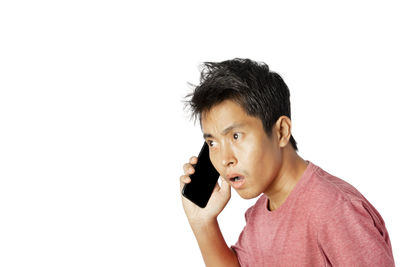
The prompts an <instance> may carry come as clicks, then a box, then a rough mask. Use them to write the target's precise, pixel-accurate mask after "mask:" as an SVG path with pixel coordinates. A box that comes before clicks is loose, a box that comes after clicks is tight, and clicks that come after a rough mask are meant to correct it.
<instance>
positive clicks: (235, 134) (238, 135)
mask: <svg viewBox="0 0 400 267" xmlns="http://www.w3.org/2000/svg"><path fill="white" fill-rule="evenodd" d="M240 136H241V134H240V133H234V134H233V139H235V140H238V139H239V138H240Z"/></svg>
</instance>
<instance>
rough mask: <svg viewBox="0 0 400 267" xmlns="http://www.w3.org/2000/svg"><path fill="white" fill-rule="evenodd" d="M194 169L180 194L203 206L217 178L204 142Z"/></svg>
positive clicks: (205, 204) (217, 175) (217, 174)
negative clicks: (189, 180)
mask: <svg viewBox="0 0 400 267" xmlns="http://www.w3.org/2000/svg"><path fill="white" fill-rule="evenodd" d="M194 170H195V172H194V173H193V174H192V175H190V179H191V182H190V183H189V184H185V186H184V187H183V190H182V194H183V195H184V196H185V197H186V198H187V199H189V200H190V201H192V202H193V203H195V204H196V205H197V206H199V207H201V208H204V207H206V206H207V203H208V200H209V199H210V197H211V194H212V192H213V190H214V187H215V185H216V183H217V181H218V178H219V173H218V171H217V170H216V169H215V168H214V166H213V165H212V163H211V160H210V155H209V149H208V145H207V143H206V142H204V145H203V147H202V148H201V151H200V154H199V156H198V159H197V164H196V165H195V166H194Z"/></svg>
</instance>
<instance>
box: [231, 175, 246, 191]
mask: <svg viewBox="0 0 400 267" xmlns="http://www.w3.org/2000/svg"><path fill="white" fill-rule="evenodd" d="M229 181H230V182H231V184H232V186H233V187H234V188H235V189H239V188H240V187H241V186H242V185H243V184H244V177H243V176H235V177H232V178H229Z"/></svg>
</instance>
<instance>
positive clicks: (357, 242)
mask: <svg viewBox="0 0 400 267" xmlns="http://www.w3.org/2000/svg"><path fill="white" fill-rule="evenodd" d="M267 205H268V197H267V196H266V195H262V196H261V197H260V198H259V199H258V200H257V202H256V204H255V205H254V206H252V207H251V208H249V209H248V210H247V211H246V214H245V218H246V226H245V227H244V229H243V231H242V233H241V234H240V236H239V240H238V241H237V243H236V244H235V245H234V246H232V249H233V250H234V251H235V252H236V253H237V256H238V259H239V262H240V265H241V266H251V267H258V266H363V267H365V266H394V259H393V254H392V248H391V244H390V240H389V235H388V232H387V230H386V228H385V223H384V221H383V219H382V217H381V216H380V215H379V213H378V211H377V210H376V209H375V208H374V207H373V206H372V205H371V204H370V203H369V202H368V200H366V199H365V198H364V197H363V196H362V195H361V194H360V193H359V192H358V191H357V190H356V189H355V188H354V187H353V186H351V185H350V184H348V183H346V182H345V181H343V180H341V179H339V178H337V177H334V176H332V175H330V174H329V173H327V172H325V171H324V170H322V169H321V168H319V167H318V166H316V165H314V164H312V163H311V162H309V164H308V166H307V169H306V171H305V172H304V174H303V176H302V178H301V179H300V180H299V182H298V183H297V185H296V186H295V188H294V189H293V191H292V192H291V193H290V195H289V197H288V198H287V199H286V201H285V202H284V203H283V204H282V205H281V206H280V207H279V208H278V209H276V210H274V211H272V212H271V211H269V210H268V209H267Z"/></svg>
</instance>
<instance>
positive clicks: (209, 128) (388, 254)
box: [180, 59, 394, 267]
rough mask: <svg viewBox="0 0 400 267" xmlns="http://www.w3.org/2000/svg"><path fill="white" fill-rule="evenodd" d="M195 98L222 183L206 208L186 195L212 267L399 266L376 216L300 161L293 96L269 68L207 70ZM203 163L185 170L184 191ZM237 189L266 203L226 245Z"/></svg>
mask: <svg viewBox="0 0 400 267" xmlns="http://www.w3.org/2000/svg"><path fill="white" fill-rule="evenodd" d="M188 98H189V100H188V102H187V103H188V104H189V106H190V107H191V110H192V112H193V115H194V116H195V117H197V118H199V120H200V125H201V128H202V131H203V134H204V138H205V140H206V142H207V144H208V146H209V149H210V152H209V153H210V159H211V162H212V163H213V165H214V167H215V168H216V169H217V171H218V172H219V174H220V176H221V178H222V181H221V186H219V185H218V184H217V185H216V186H215V189H214V191H213V194H212V196H211V198H210V200H209V202H208V204H207V206H206V207H205V208H200V207H198V206H196V205H195V204H193V203H192V202H190V201H189V200H188V199H186V198H185V197H182V204H183V208H184V210H185V213H186V216H187V218H188V221H189V223H190V226H191V228H192V230H193V233H194V235H195V236H196V239H197V242H198V245H199V247H200V250H201V253H202V256H203V259H204V262H205V264H206V265H207V266H252V267H254V266H394V259H393V254H392V249H391V244H390V240H389V235H388V232H387V230H386V228H385V224H384V221H383V219H382V218H381V216H380V215H379V213H378V211H377V210H376V209H375V208H374V207H373V206H372V205H371V204H370V203H369V202H368V201H367V200H366V199H365V198H364V197H363V196H362V195H361V194H360V193H359V192H358V191H357V190H356V189H355V188H354V187H353V186H351V185H350V184H348V183H346V182H345V181H343V180H341V179H339V178H337V177H334V176H332V175H330V174H329V173H327V172H325V171H324V170H322V169H321V168H319V167H318V166H317V165H314V164H313V163H312V162H310V161H305V160H304V159H302V158H301V157H300V156H299V155H298V154H297V145H296V141H295V139H294V138H293V136H292V134H291V120H290V100H289V98H290V93H289V89H288V88H287V86H286V84H285V83H284V81H283V80H282V79H281V77H280V76H279V75H278V74H277V73H274V72H271V71H270V70H269V68H268V66H267V65H266V64H263V63H256V62H254V61H251V60H248V59H234V60H229V61H224V62H220V63H205V68H204V69H203V71H202V74H201V81H200V85H198V86H197V87H195V89H194V91H193V93H192V94H190V95H189V96H188ZM196 162H197V158H196V157H192V158H191V159H190V161H189V163H186V164H185V165H184V175H182V176H181V178H180V186H181V190H182V188H183V186H184V184H186V183H190V177H189V175H191V174H193V173H194V168H193V165H194V164H196ZM231 186H232V187H234V188H235V190H236V191H237V193H238V194H239V195H240V196H241V197H242V198H244V199H251V198H255V197H258V196H259V195H261V197H260V198H259V199H258V200H257V202H256V204H255V205H253V206H252V207H251V208H249V209H248V210H247V212H246V214H245V218H246V226H245V227H244V229H243V231H242V233H241V234H240V237H239V240H238V241H237V243H236V244H235V245H234V246H232V247H228V246H227V244H226V243H225V241H224V238H223V236H222V234H221V231H220V228H219V225H218V222H217V216H218V215H219V214H220V212H221V211H222V210H223V209H224V207H225V206H226V204H227V202H228V201H229V199H230V196H231V195H230V194H231V192H230V188H231Z"/></svg>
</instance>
